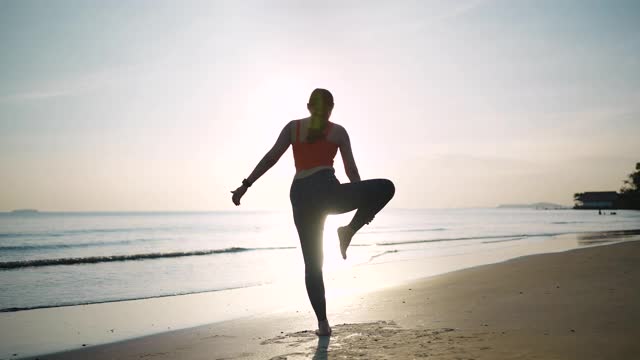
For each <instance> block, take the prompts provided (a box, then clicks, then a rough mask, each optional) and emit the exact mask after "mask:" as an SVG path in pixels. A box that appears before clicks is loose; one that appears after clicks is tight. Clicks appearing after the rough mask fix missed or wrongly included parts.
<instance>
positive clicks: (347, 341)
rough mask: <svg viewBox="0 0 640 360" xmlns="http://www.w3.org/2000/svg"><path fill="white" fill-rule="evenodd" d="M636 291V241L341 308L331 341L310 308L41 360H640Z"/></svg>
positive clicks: (461, 276) (444, 280)
mask: <svg viewBox="0 0 640 360" xmlns="http://www.w3.org/2000/svg"><path fill="white" fill-rule="evenodd" d="M638 283H640V242H638V241H629V242H623V243H617V244H613V245H606V246H596V247H587V248H581V249H575V250H570V251H566V252H558V253H550V254H541V255H531V256H525V257H521V258H517V259H513V260H508V261H505V262H501V263H497V264H490V265H482V266H478V267H474V268H470V269H465V270H459V271H454V272H451V273H447V274H443V275H437V276H433V277H429V278H424V279H421V280H417V281H412V282H411V283H408V284H405V285H402V286H396V287H393V288H388V289H385V290H379V291H375V292H372V293H368V294H359V295H356V296H352V297H344V298H340V299H336V300H335V301H333V302H332V303H330V305H329V318H330V321H331V323H332V325H333V335H332V336H331V337H330V338H329V337H324V338H318V337H317V336H315V335H314V334H313V333H312V325H313V322H312V317H311V315H310V313H309V312H308V311H307V310H306V306H305V310H304V311H303V310H299V311H295V312H294V311H283V312H280V313H275V314H270V315H265V316H253V317H247V318H241V319H235V320H229V321H224V322H219V323H215V324H211V325H205V326H200V327H195V328H191V329H186V330H177V331H173V332H167V333H162V334H158V335H152V336H147V337H143V338H138V339H133V340H127V341H122V342H118V343H113V344H107V345H100V346H95V347H87V348H84V349H80V350H74V351H69V352H64V353H59V354H53V355H48V356H39V357H38V358H39V359H86V358H92V359H178V358H179V359H307V358H313V359H352V358H364V359H389V358H394V359H414V358H428V359H637V358H640V342H639V341H638V338H640V305H638V304H640V287H639V286H637V284H638ZM305 305H307V304H305ZM301 309H302V307H301Z"/></svg>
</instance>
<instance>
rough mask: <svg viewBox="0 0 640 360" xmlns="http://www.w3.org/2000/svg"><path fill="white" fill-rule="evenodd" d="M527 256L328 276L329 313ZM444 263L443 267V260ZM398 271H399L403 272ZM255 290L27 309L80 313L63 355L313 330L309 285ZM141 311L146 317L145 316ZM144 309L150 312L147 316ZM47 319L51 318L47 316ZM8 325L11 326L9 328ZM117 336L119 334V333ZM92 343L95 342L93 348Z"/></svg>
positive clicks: (596, 239) (57, 318)
mask: <svg viewBox="0 0 640 360" xmlns="http://www.w3.org/2000/svg"><path fill="white" fill-rule="evenodd" d="M631 237H632V238H634V239H633V240H636V239H635V238H636V237H637V236H631ZM559 238H560V240H562V239H564V240H565V241H566V242H569V241H573V242H576V241H580V240H579V239H578V237H577V236H573V239H571V237H570V236H569V237H564V238H563V237H559ZM584 241H592V242H593V243H592V244H590V245H586V246H584V247H583V248H575V249H574V250H583V249H588V248H594V247H596V248H597V247H603V246H602V245H603V243H602V242H601V241H606V242H611V241H614V242H616V243H618V242H628V239H627V240H620V239H618V240H616V238H615V237H614V238H611V234H608V235H605V233H604V232H603V233H592V235H591V237H590V239H587V240H584ZM554 242H555V243H556V244H559V243H561V242H562V241H559V240H558V238H555V241H554ZM605 244H606V243H605ZM540 245H541V246H542V245H543V244H540ZM547 245H548V244H547ZM611 245H612V246H614V245H615V244H611ZM565 246H566V245H565ZM543 247H544V246H543ZM567 250H569V249H565V250H563V249H562V248H560V249H550V248H547V249H546V252H544V253H543V254H554V253H557V252H558V251H559V252H560V253H562V252H567ZM569 251H571V250H569ZM534 253H535V252H534ZM528 256H531V255H521V256H517V257H515V258H514V257H509V256H508V255H507V258H506V259H502V260H498V261H497V262H491V263H489V264H479V265H471V266H466V267H464V268H463V269H455V268H453V269H446V268H445V267H442V268H440V269H439V270H440V272H439V273H438V274H437V275H432V276H428V277H424V276H419V277H416V278H413V279H411V278H405V279H404V281H400V282H398V279H400V280H402V277H401V276H400V275H401V274H402V271H403V270H402V269H405V270H406V269H409V268H412V267H413V268H415V267H416V266H424V262H425V261H428V262H432V263H434V262H436V261H440V260H446V259H434V258H428V259H419V260H413V261H404V262H403V264H402V266H400V268H402V269H400V270H396V272H393V271H391V270H392V269H393V268H394V267H398V264H397V263H394V262H389V263H381V264H373V265H368V266H363V267H359V268H358V269H355V271H353V272H350V273H349V274H350V275H352V276H353V278H354V279H355V280H353V281H347V280H345V279H335V278H328V279H327V283H328V286H327V288H328V291H327V299H328V310H329V312H330V313H331V311H332V309H333V310H334V311H335V309H343V310H344V309H345V308H348V307H349V303H353V301H354V299H357V298H364V297H367V296H370V295H371V294H372V293H379V292H384V291H386V290H385V289H386V288H389V287H394V286H403V285H398V284H399V283H401V284H406V283H409V282H414V281H426V280H428V279H434V278H439V277H443V276H447V275H449V274H452V273H456V272H459V271H467V270H473V269H476V268H481V267H484V266H493V265H498V264H503V263H505V262H509V261H513V260H517V259H522V258H527V257H528ZM534 256H535V255H534ZM421 263H422V265H421ZM441 265H444V263H443V264H441ZM374 268H377V269H378V271H377V273H376V271H373V270H372V269H374ZM436 268H437V266H436ZM398 272H399V274H400V275H399V274H398ZM371 273H374V274H371ZM332 275H335V274H332ZM399 276H400V277H399ZM394 279H395V280H394ZM349 280H351V279H349ZM372 280H374V281H378V282H381V283H386V282H388V283H389V284H391V285H389V286H381V287H380V286H379V287H377V288H375V287H374V288H371V287H370V286H362V287H361V288H356V289H352V288H351V287H352V286H353V285H354V284H356V283H357V285H358V286H360V283H361V282H365V283H366V282H370V281H372ZM394 281H395V283H394ZM252 290H256V289H252V288H243V289H239V290H237V291H235V293H234V294H233V295H234V296H231V297H229V296H218V297H216V296H211V294H206V293H205V294H194V295H199V296H191V295H186V296H185V295H183V296H172V297H167V298H166V299H161V300H166V301H159V302H158V301H154V299H153V298H152V299H146V300H136V301H124V302H122V303H120V304H114V303H107V304H94V305H82V306H70V307H67V309H68V310H70V311H68V312H67V313H66V314H60V313H59V310H61V309H64V308H54V309H41V310H34V311H31V310H29V311H24V313H31V314H30V315H32V316H30V317H29V319H30V321H38V322H40V324H39V326H44V327H45V328H47V327H54V328H55V327H56V324H58V326H59V323H60V322H61V319H65V318H67V319H69V320H71V319H73V318H74V317H75V318H76V320H77V318H78V317H81V318H82V319H81V320H82V321H81V323H82V324H84V325H82V324H80V326H81V327H82V326H84V327H85V328H84V329H83V328H80V330H81V331H79V332H78V333H77V334H69V335H77V336H74V337H75V338H76V343H77V345H75V346H73V345H72V344H71V345H72V346H70V347H67V349H72V348H73V347H75V348H76V349H77V348H79V349H80V350H67V349H64V353H69V351H70V352H73V351H85V350H89V349H90V348H91V349H94V348H96V349H97V348H104V347H113V346H118V345H117V344H121V345H122V344H125V343H129V342H138V341H146V340H142V339H147V338H155V337H158V336H160V337H164V336H169V334H174V333H180V332H185V331H186V332H189V331H192V330H193V329H197V328H199V327H203V326H210V327H214V328H215V327H218V326H220V325H221V324H225V323H228V322H234V321H240V322H242V321H247V322H249V323H250V322H251V321H256V319H259V318H265V317H269V316H284V315H286V314H299V316H300V317H302V318H306V319H307V321H305V323H306V326H304V327H302V328H309V326H312V325H313V322H312V321H311V322H309V321H308V320H309V319H313V315H312V313H311V311H310V309H309V308H310V306H308V299H307V298H306V292H305V290H304V284H300V283H299V282H298V283H297V284H294V285H293V286H292V285H291V284H288V285H287V286H281V287H278V286H275V287H272V288H271V289H268V288H261V290H264V291H270V292H273V291H276V292H277V294H282V293H285V294H286V296H285V297H286V299H284V300H283V299H282V296H281V295H279V296H273V297H272V298H271V299H264V300H265V301H264V302H262V303H261V304H259V305H257V306H256V303H255V302H254V303H247V302H246V300H247V297H251V296H256V295H257V294H259V293H256V292H254V291H252ZM264 291H263V292H264ZM278 291H279V292H278ZM230 292H234V290H231V291H230ZM216 293H217V292H216ZM214 294H215V293H214ZM217 295H220V294H217ZM227 295H228V294H227ZM188 297H191V298H190V299H187V298H188ZM156 300H158V298H156ZM187 300H188V301H187ZM243 301H244V302H243ZM237 304H242V306H241V307H246V306H249V305H248V304H250V306H251V307H254V306H256V307H257V309H253V308H252V309H248V308H245V309H242V308H241V307H240V308H238V307H237V306H236V305H237ZM98 305H100V306H98ZM107 305H108V306H107ZM230 305H233V306H230ZM96 306H98V307H96ZM189 307H191V308H192V310H191V311H192V313H191V314H187V313H183V311H185V309H187V308H189ZM199 308H200V310H199V311H198V310H197V309H199ZM176 309H178V311H177V312H176V313H171V312H173V311H175V310H176ZM194 309H195V310H194ZM202 309H206V311H202ZM98 310H100V311H102V310H107V311H104V313H105V314H102V316H97V317H96V314H95V313H96V312H98ZM243 310H244V311H243ZM250 310H251V311H250ZM37 311H42V312H41V313H40V314H36V313H35V312H37ZM294 311H295V312H294ZM212 312H213V313H215V315H216V316H217V317H218V320H217V321H214V322H211V321H207V319H208V315H211V314H212ZM220 312H228V313H226V315H227V317H222V318H220ZM20 313H23V312H17V313H16V312H14V313H5V314H20ZM55 313H57V314H55ZM114 313H115V314H120V315H119V316H122V314H128V315H129V316H124V317H123V318H122V319H121V320H123V321H128V322H133V323H135V325H136V326H138V327H143V328H144V327H146V328H148V329H154V330H155V332H153V333H151V334H149V333H148V332H147V334H142V335H141V333H140V332H138V333H136V332H135V331H129V332H126V331H123V330H122V328H115V327H112V325H109V324H110V323H109V322H110V321H113V320H114V319H113V318H112V317H113V315H114ZM141 313H142V314H143V315H141ZM144 313H146V315H145V314H144ZM167 315H169V316H167ZM194 316H195V317H199V318H201V319H203V321H202V322H201V323H199V324H193V323H189V322H188V321H186V322H182V323H180V322H178V323H176V322H175V320H176V318H179V319H180V318H189V317H194ZM340 316H344V313H342V312H341V315H340ZM43 317H44V318H46V319H45V320H42V318H43ZM149 318H156V319H162V318H166V319H165V320H166V321H165V322H163V321H162V320H160V321H157V322H156V324H154V323H151V324H149V323H146V324H145V323H144V321H146V320H148V319H149ZM300 321H301V320H300V319H298V320H297V322H296V321H294V322H293V323H294V324H295V323H298V324H299V323H300ZM65 322H66V320H65ZM17 323H19V322H17ZM14 324H16V323H14ZM165 325H166V326H165ZM74 326H79V325H78V323H76V324H74ZM105 326H106V327H110V329H106V331H109V330H111V331H109V334H107V337H106V338H107V340H109V335H111V336H112V337H111V339H112V340H111V341H104V339H105V337H104V334H103V333H104V331H105V329H104V328H105ZM149 326H151V327H149ZM5 328H7V327H6V326H5ZM87 329H90V330H91V329H92V330H93V331H94V332H97V333H99V334H102V335H103V338H102V339H100V337H98V338H96V337H93V338H92V337H91V336H88V335H86V331H85V330H87ZM174 329H179V330H174ZM25 330H27V329H25ZM71 330H73V329H71ZM27 334H29V335H27ZM44 334H46V332H45V333H41V335H40V336H42V335H44ZM118 335H119V336H120V337H118ZM22 336H30V337H31V338H36V339H39V338H40V336H38V333H36V334H31V333H30V332H28V331H25V332H24V334H23V335H22ZM100 341H102V342H100ZM82 344H86V345H87V348H86V349H82V347H81V346H82ZM93 344H97V345H93ZM91 345H93V346H92V347H89V346H91ZM26 349H28V344H26V343H25V344H23V346H22V349H21V350H20V351H17V350H10V351H16V352H13V353H17V354H18V355H17V356H19V357H21V356H37V357H39V358H44V357H43V355H36V354H35V353H34V352H31V354H29V353H28V351H25V350H26ZM32 350H33V349H32ZM13 353H11V354H0V357H3V356H8V357H11V356H12V354H13ZM43 353H44V354H49V355H51V354H52V353H54V352H53V351H48V352H40V353H38V354H43ZM20 354H24V355H20ZM49 355H47V356H49ZM13 358H18V357H13ZM47 358H48V357H47Z"/></svg>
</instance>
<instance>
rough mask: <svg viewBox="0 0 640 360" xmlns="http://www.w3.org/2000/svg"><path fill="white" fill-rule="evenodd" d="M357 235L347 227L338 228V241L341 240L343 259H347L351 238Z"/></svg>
mask: <svg viewBox="0 0 640 360" xmlns="http://www.w3.org/2000/svg"><path fill="white" fill-rule="evenodd" d="M354 234H355V231H353V229H351V228H350V227H349V225H347V226H342V227H339V228H338V239H340V253H342V258H343V259H345V260H346V259H347V248H348V247H349V244H351V238H352V237H353V235H354Z"/></svg>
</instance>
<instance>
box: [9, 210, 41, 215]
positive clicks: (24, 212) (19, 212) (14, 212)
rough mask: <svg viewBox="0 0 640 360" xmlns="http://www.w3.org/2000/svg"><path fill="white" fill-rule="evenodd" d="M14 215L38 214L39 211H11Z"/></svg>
mask: <svg viewBox="0 0 640 360" xmlns="http://www.w3.org/2000/svg"><path fill="white" fill-rule="evenodd" d="M11 213H12V214H37V213H38V210H36V209H16V210H11Z"/></svg>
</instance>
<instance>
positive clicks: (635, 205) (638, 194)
mask: <svg viewBox="0 0 640 360" xmlns="http://www.w3.org/2000/svg"><path fill="white" fill-rule="evenodd" d="M620 208H622V209H636V210H640V163H637V164H636V171H634V172H632V173H631V174H629V178H628V179H627V180H625V181H624V185H623V186H622V188H621V189H620Z"/></svg>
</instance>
